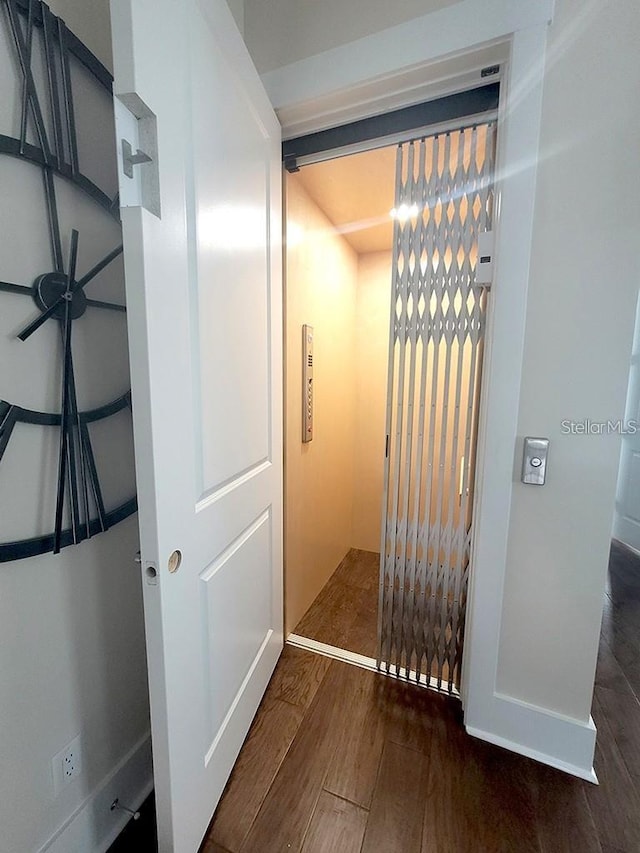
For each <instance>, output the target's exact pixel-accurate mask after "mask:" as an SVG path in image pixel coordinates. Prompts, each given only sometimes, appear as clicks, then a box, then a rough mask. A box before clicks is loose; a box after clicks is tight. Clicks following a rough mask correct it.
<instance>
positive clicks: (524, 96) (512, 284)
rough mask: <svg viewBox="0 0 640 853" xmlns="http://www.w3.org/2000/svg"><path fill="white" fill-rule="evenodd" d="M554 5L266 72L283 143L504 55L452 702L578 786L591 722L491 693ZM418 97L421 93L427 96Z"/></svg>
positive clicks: (505, 1)
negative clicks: (464, 609)
mask: <svg viewBox="0 0 640 853" xmlns="http://www.w3.org/2000/svg"><path fill="white" fill-rule="evenodd" d="M553 6H554V3H553V0H544V2H538V3H535V4H534V3H530V2H528V0H462V2H458V3H454V4H452V5H450V6H447V7H445V8H443V9H439V10H438V11H436V12H432V13H430V14H428V15H424V16H423V17H421V18H417V19H414V20H412V21H410V22H408V23H406V24H401V25H399V26H396V27H392V28H390V29H387V30H384V31H382V32H380V33H376V34H375V35H372V36H368V37H365V38H363V39H360V40H358V41H357V42H353V43H351V44H348V45H344V46H341V47H338V48H333V49H331V50H329V51H326V52H324V53H321V54H318V55H316V56H312V57H310V58H308V59H305V60H301V61H299V62H295V63H292V64H291V65H287V66H285V67H283V68H279V69H276V70H275V71H272V72H269V73H268V74H265V75H264V77H263V81H264V84H265V87H266V89H267V92H268V93H269V96H270V97H271V100H272V103H273V104H274V106H275V107H276V111H277V113H278V115H279V117H280V120H281V121H282V123H283V138H285V139H286V138H288V137H292V136H296V135H299V134H300V133H302V132H313V131H315V130H321V129H323V128H326V127H330V126H332V125H333V126H335V125H337V124H340V123H345V122H348V121H354V120H356V119H358V118H362V117H363V116H367V115H374V114H375V113H376V112H379V111H380V110H381V109H390V108H394V107H399V106H402V105H408V104H411V103H416V102H417V101H418V100H425V99H426V97H429V96H431V97H436V96H437V94H438V93H444V92H445V91H446V92H452V91H459V90H460V89H461V88H464V87H467V88H468V86H469V80H470V79H471V78H472V77H473V74H474V69H475V75H476V79H477V77H478V76H479V71H480V69H481V68H483V67H484V66H486V65H487V63H488V62H491V61H496V62H498V63H500V64H504V70H505V73H504V75H503V76H502V86H501V96H500V108H499V119H498V150H497V158H496V200H497V210H498V221H497V227H496V271H495V275H494V284H493V289H492V290H493V294H492V299H491V301H490V311H489V316H488V325H487V349H486V352H485V367H484V376H483V390H482V397H481V402H480V425H479V437H478V460H477V476H478V480H477V491H476V497H475V506H474V518H475V519H476V521H475V525H476V526H475V535H474V540H473V543H472V554H473V573H472V577H471V585H470V590H469V601H468V617H467V628H466V642H465V649H466V652H465V657H464V661H463V680H462V688H461V692H462V699H463V703H464V709H465V725H466V728H467V731H469V732H470V733H472V734H474V735H476V736H478V737H481V738H483V739H485V740H488V741H491V742H493V743H497V744H499V745H501V746H505V747H507V748H509V749H511V750H513V751H515V752H520V753H522V754H524V755H528V756H530V757H533V758H536V759H537V760H539V761H542V762H544V763H546V764H549V765H551V766H554V767H557V768H559V769H562V770H564V771H566V772H568V773H571V774H573V775H576V776H579V777H581V778H584V779H588V780H589V781H592V782H593V781H596V777H595V773H594V771H593V766H592V763H593V753H594V748H595V726H594V724H593V720H592V719H591V718H590V719H589V720H587V721H583V720H575V719H572V718H569V717H565V716H562V715H559V714H557V713H554V712H553V711H551V710H549V709H546V708H542V707H538V706H534V705H532V704H530V703H527V702H524V701H522V700H519V699H518V698H516V697H512V696H507V695H504V694H501V693H499V692H498V691H497V689H496V681H497V672H498V664H499V648H500V626H501V620H502V609H503V592H504V581H505V573H506V560H507V541H508V534H509V516H510V507H511V492H512V484H513V481H514V479H517V477H516V473H515V467H516V466H515V462H514V453H515V445H516V438H517V428H518V408H519V399H520V382H521V374H522V363H523V349H524V335H525V318H526V306H527V287H528V278H529V263H530V256H531V247H532V234H533V222H534V202H535V190H536V172H537V162H538V158H539V156H540V151H539V136H540V124H541V114H542V91H543V81H544V70H545V48H546V37H547V26H548V24H549V22H550V21H551V19H552V16H553ZM428 93H431V95H429V94H428Z"/></svg>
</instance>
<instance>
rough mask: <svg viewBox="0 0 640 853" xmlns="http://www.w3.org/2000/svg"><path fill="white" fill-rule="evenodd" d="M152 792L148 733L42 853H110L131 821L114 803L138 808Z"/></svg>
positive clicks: (67, 821) (91, 794) (90, 795)
mask: <svg viewBox="0 0 640 853" xmlns="http://www.w3.org/2000/svg"><path fill="white" fill-rule="evenodd" d="M152 790H153V766H152V761H151V733H150V732H147V733H146V734H145V735H144V736H143V737H142V738H140V740H139V741H138V742H137V743H136V744H134V746H133V747H132V748H131V749H130V750H129V752H128V753H127V754H126V755H125V756H124V757H123V758H122V759H121V760H120V761H119V762H118V764H116V766H115V767H114V768H113V770H111V771H110V772H109V773H108V774H107V775H106V776H105V777H104V779H103V780H102V782H100V784H99V785H98V786H97V788H95V789H94V790H93V791H92V792H91V793H90V794H89V795H88V796H87V797H86V798H85V799H84V800H83V801H82V803H80V805H79V806H78V808H77V809H76V810H75V811H74V812H73V814H72V815H71V816H70V817H69V818H68V819H67V820H66V821H65V822H64V823H63V824H62V826H61V827H60V828H59V829H57V830H56V832H54V834H53V835H52V836H51V838H49V839H48V841H46V842H45V843H44V844H43V845H42V847H40V848H39V850H38V853H106V851H107V850H108V849H109V847H110V846H111V845H112V844H113V842H114V841H115V840H116V838H117V837H118V835H119V834H120V833H121V832H122V830H123V829H124V827H125V825H126V823H127V821H128V820H129V815H128V814H126V812H123V811H119V810H116V811H111V810H110V806H111V803H112V802H113V801H114V800H115V799H116V797H118V798H119V799H120V802H121V803H123V805H127V806H130V807H131V808H133V809H137V808H139V807H140V806H141V805H142V803H143V802H144V801H145V799H146V798H147V797H148V796H149V794H150V793H151V791H152Z"/></svg>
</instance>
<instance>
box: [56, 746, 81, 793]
mask: <svg viewBox="0 0 640 853" xmlns="http://www.w3.org/2000/svg"><path fill="white" fill-rule="evenodd" d="M52 767H53V788H54V791H55V792H56V794H57V793H58V791H59V790H60V789H61V788H64V786H65V785H68V784H69V782H72V781H73V780H74V779H76V778H77V777H78V776H79V775H80V774H81V773H82V744H81V741H80V735H77V736H76V737H74V739H73V740H72V741H71V743H69V744H67V746H65V748H64V749H63V750H61V751H60V752H59V753H58V754H57V755H54V756H53V759H52Z"/></svg>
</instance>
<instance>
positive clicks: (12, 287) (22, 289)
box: [0, 281, 33, 298]
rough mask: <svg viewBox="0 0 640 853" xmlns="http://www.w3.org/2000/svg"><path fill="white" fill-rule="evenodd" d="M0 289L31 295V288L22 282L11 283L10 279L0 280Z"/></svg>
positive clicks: (6, 291) (5, 291)
mask: <svg viewBox="0 0 640 853" xmlns="http://www.w3.org/2000/svg"><path fill="white" fill-rule="evenodd" d="M0 290H2V291H3V292H4V293H19V294H21V295H23V296H28V297H29V298H31V297H33V288H32V287H27V286H26V285H24V284H12V283H11V282H10V281H0Z"/></svg>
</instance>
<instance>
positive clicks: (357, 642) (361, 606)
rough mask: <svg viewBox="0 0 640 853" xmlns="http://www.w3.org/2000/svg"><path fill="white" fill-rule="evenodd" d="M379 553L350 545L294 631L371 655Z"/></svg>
mask: <svg viewBox="0 0 640 853" xmlns="http://www.w3.org/2000/svg"><path fill="white" fill-rule="evenodd" d="M379 568H380V555H379V554H375V553H373V552H372V551H358V550H357V549H355V548H352V549H351V550H350V551H349V553H348V554H347V555H346V557H345V558H344V560H342V562H341V563H340V565H339V566H338V568H337V569H336V570H335V572H334V573H333V575H331V577H330V578H329V580H328V581H327V583H326V584H325V585H324V587H323V588H322V590H321V591H320V593H319V594H318V596H317V598H316V599H315V601H314V602H313V604H312V605H311V607H310V608H309V609H308V610H307V612H306V613H305V614H304V616H303V617H302V619H301V620H300V622H298V624H297V625H296V627H295V629H294V631H293V633H294V634H298V635H300V636H301V637H307V638H308V639H311V640H317V641H318V642H320V643H327V644H328V645H330V646H337V647H338V648H340V649H347V650H348V651H350V652H357V653H358V654H361V655H365V656H366V657H370V658H374V657H375V656H376V653H377V649H376V642H377V635H378V575H379Z"/></svg>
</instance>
